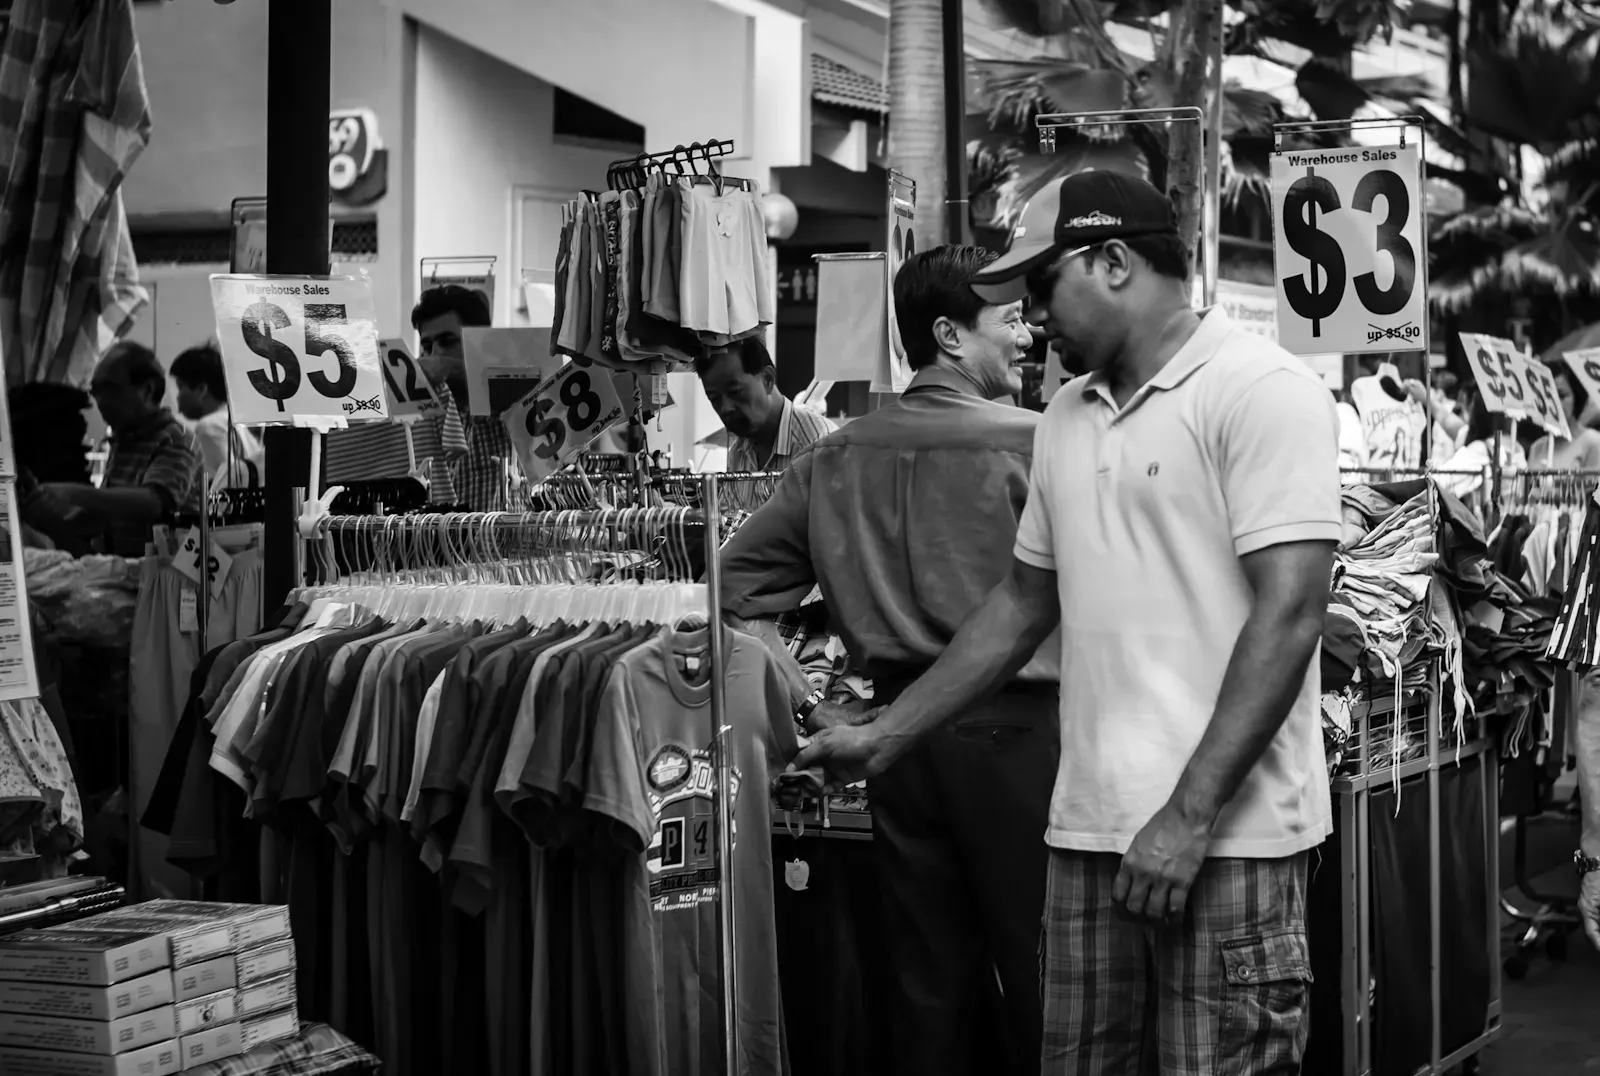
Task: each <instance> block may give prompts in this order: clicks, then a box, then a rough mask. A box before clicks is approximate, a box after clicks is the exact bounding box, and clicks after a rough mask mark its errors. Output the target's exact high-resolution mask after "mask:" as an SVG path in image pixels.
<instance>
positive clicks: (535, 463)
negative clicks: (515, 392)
mask: <svg viewBox="0 0 1600 1076" xmlns="http://www.w3.org/2000/svg"><path fill="white" fill-rule="evenodd" d="M621 417H622V402H621V398H620V397H619V396H618V395H617V390H616V387H615V386H614V385H613V383H612V379H611V375H610V373H609V372H607V371H606V370H603V369H601V368H598V367H593V366H588V365H582V364H579V363H577V362H571V363H568V364H567V365H566V366H563V367H562V368H561V370H560V371H559V372H558V373H557V374H556V375H555V376H554V377H552V378H551V379H550V380H548V381H546V382H545V383H544V384H542V385H540V386H539V387H538V388H536V389H534V390H533V391H532V392H531V393H529V394H528V395H527V396H525V397H523V398H522V400H520V401H518V402H517V403H516V404H515V405H514V406H512V407H511V408H509V409H508V410H507V411H506V413H505V415H504V417H503V421H504V423H505V425H506V431H507V433H509V434H510V436H511V440H512V442H513V443H514V444H515V445H516V446H517V451H518V456H519V457H520V458H521V460H522V466H523V471H524V472H525V473H526V475H527V477H528V479H529V480H530V481H533V482H539V481H542V480H543V479H544V478H546V477H547V476H549V475H550V474H551V473H553V472H554V471H555V470H557V469H558V468H560V467H562V466H563V465H565V464H566V463H567V462H569V461H570V460H571V459H572V458H573V457H574V456H576V455H577V454H578V453H579V452H581V451H583V449H584V448H585V447H586V446H587V445H588V444H589V443H590V442H591V441H593V440H594V439H595V438H596V437H598V436H599V435H600V434H601V433H603V432H605V430H606V429H607V428H608V427H610V426H611V425H612V424H613V423H614V422H616V421H617V420H618V419H619V418H621Z"/></svg>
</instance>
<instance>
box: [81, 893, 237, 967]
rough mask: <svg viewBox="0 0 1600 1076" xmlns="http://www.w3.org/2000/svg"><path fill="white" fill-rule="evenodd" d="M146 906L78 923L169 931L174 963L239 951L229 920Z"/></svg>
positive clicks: (117, 928)
mask: <svg viewBox="0 0 1600 1076" xmlns="http://www.w3.org/2000/svg"><path fill="white" fill-rule="evenodd" d="M143 909H144V905H142V904H130V905H127V906H125V907H122V908H118V909H116V910H115V911H110V912H101V913H100V914H99V915H91V916H90V917H89V918H87V919H80V920H78V921H77V923H75V924H74V925H75V926H79V927H87V928H89V929H95V928H103V929H107V930H136V931H139V932H140V933H148V934H165V935H166V936H167V944H168V945H169V946H170V947H171V950H172V966H173V967H175V968H177V967H182V966H183V965H185V964H198V963H199V962H201V961H202V960H210V959H211V958H212V957H217V956H222V955H223V954H225V953H232V952H236V951H237V950H238V946H237V945H235V944H234V941H233V928H232V927H230V926H229V925H228V924H227V923H217V922H214V921H210V920H203V919H202V920H197V919H195V918H193V917H192V916H183V915H162V914H160V913H157V912H145V911H143Z"/></svg>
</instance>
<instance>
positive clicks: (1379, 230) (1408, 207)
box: [1272, 146, 1427, 355]
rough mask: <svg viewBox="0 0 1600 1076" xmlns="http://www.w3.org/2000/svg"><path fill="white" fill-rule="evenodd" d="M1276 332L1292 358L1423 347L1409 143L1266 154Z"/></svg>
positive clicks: (1415, 190) (1416, 191) (1415, 177)
mask: <svg viewBox="0 0 1600 1076" xmlns="http://www.w3.org/2000/svg"><path fill="white" fill-rule="evenodd" d="M1272 188H1273V198H1274V201H1275V203H1276V207H1277V211H1278V212H1277V224H1278V228H1277V234H1276V236H1275V240H1274V253H1275V255H1276V261H1277V274H1278V337H1279V342H1280V343H1282V344H1283V345H1284V346H1285V347H1286V348H1288V349H1289V350H1290V351H1293V352H1295V353H1296V354H1302V355H1304V354H1312V353H1320V352H1330V351H1347V352H1371V351H1416V350H1425V349H1426V347H1427V316H1426V300H1427V279H1426V271H1425V259H1424V258H1423V257H1422V251H1423V246H1422V244H1423V238H1422V206H1421V204H1420V202H1419V199H1420V196H1421V195H1420V192H1421V157H1420V155H1419V154H1418V152H1417V149H1416V147H1415V146H1413V147H1411V148H1409V149H1407V148H1401V147H1384V148H1361V147H1356V148H1354V149H1348V150H1339V151H1337V152H1334V151H1316V152H1305V153H1278V154H1274V155H1273V157H1272Z"/></svg>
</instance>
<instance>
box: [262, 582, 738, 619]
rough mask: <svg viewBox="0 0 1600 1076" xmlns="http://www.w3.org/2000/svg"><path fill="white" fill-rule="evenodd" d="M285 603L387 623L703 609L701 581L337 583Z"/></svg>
mask: <svg viewBox="0 0 1600 1076" xmlns="http://www.w3.org/2000/svg"><path fill="white" fill-rule="evenodd" d="M290 600H291V601H304V602H308V603H310V604H311V606H312V609H313V612H316V613H317V615H318V616H319V617H320V616H321V615H322V614H323V612H324V611H325V610H327V609H328V608H330V607H331V608H339V607H348V608H359V609H364V610H366V611H367V612H370V613H371V614H372V615H374V616H377V617H378V618H380V619H382V620H386V621H390V622H392V623H410V622H413V621H418V620H420V621H425V622H428V623H457V624H465V623H470V622H472V621H482V622H483V623H486V624H495V625H506V624H514V623H516V622H517V621H518V620H523V619H525V620H527V621H528V622H529V623H530V624H532V625H533V626H534V627H535V628H542V627H546V626H548V625H551V624H554V623H556V622H557V621H561V620H565V621H566V622H568V623H587V622H591V621H599V622H604V623H617V622H626V623H632V624H681V623H683V622H685V621H690V620H697V619H698V620H704V618H705V616H706V607H707V604H706V603H707V596H706V588H705V585H704V584H703V583H681V582H677V583H674V582H651V583H632V584H628V583H623V584H617V585H613V586H594V585H586V584H572V583H545V584H536V585H533V586H521V585H518V586H510V585H501V584H494V583H471V584H468V585H461V584H448V585H447V584H438V583H435V584H419V585H411V586H396V585H394V584H392V583H389V584H384V585H361V584H355V583H334V584H327V585H320V586H308V587H302V588H300V589H299V590H297V591H295V592H294V594H293V595H292V596H291V599H290ZM309 619H311V617H309V616H308V620H309Z"/></svg>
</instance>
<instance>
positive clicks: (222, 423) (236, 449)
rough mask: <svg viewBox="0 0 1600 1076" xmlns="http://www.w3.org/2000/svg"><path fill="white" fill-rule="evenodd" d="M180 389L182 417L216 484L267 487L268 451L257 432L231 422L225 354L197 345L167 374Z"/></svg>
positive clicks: (209, 345)
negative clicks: (265, 457)
mask: <svg viewBox="0 0 1600 1076" xmlns="http://www.w3.org/2000/svg"><path fill="white" fill-rule="evenodd" d="M167 372H168V373H169V374H170V375H171V377H172V384H173V387H174V388H176V389H177V390H178V414H180V415H182V416H183V417H184V418H186V419H188V420H189V422H190V423H191V425H190V426H189V430H190V432H191V433H193V434H194V439H195V443H196V445H198V446H199V449H200V458H201V459H202V461H204V464H205V473H206V479H207V481H208V482H209V483H211V485H212V486H221V487H226V488H230V489H247V488H250V487H252V486H259V485H262V484H263V483H262V464H263V462H264V460H263V453H262V450H261V442H260V441H258V440H257V439H256V436H255V434H253V433H251V432H250V431H249V430H247V429H245V428H244V427H243V426H239V425H235V424H234V423H233V422H232V421H231V416H230V414H229V411H228V381H227V378H226V377H225V376H224V374H223V371H222V353H221V352H220V351H218V350H217V349H216V347H214V346H213V345H211V344H205V345H202V346H201V347H192V348H190V349H189V350H187V351H185V352H182V353H181V354H180V355H179V356H178V357H177V358H175V359H173V360H172V368H171V369H170V370H168V371H167Z"/></svg>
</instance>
